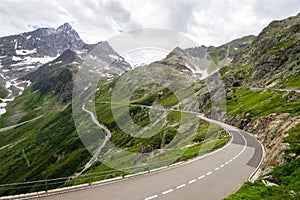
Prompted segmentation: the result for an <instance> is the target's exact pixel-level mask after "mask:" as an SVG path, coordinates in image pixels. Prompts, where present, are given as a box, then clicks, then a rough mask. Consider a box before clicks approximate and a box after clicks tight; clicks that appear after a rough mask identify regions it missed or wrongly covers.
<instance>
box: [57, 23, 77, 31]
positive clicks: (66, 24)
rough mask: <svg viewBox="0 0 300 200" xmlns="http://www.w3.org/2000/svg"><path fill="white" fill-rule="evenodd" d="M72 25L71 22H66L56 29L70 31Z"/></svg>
mask: <svg viewBox="0 0 300 200" xmlns="http://www.w3.org/2000/svg"><path fill="white" fill-rule="evenodd" d="M72 29H73V28H72V26H71V25H70V24H69V23H64V24H63V25H61V26H59V27H58V28H57V29H56V30H57V31H69V30H72Z"/></svg>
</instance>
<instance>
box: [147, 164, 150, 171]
mask: <svg viewBox="0 0 300 200" xmlns="http://www.w3.org/2000/svg"><path fill="white" fill-rule="evenodd" d="M147 169H148V173H150V166H149V165H148V166H147Z"/></svg>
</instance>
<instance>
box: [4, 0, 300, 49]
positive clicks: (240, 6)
mask: <svg viewBox="0 0 300 200" xmlns="http://www.w3.org/2000/svg"><path fill="white" fill-rule="evenodd" d="M298 12H300V1H299V0H142V1H141V0H61V1H58V0H43V1H41V0H1V7H0V23H1V29H0V36H6V35H11V34H17V33H20V32H26V31H31V30H34V29H36V28H38V27H54V28H56V27H58V26H59V25H61V24H63V23H64V22H69V23H70V24H71V25H72V26H73V28H74V29H75V30H76V31H78V33H79V35H80V36H81V37H82V39H83V40H84V41H85V42H87V43H95V42H98V41H103V40H107V39H108V38H110V37H112V36H115V35H117V34H119V33H120V32H126V31H130V30H135V29H140V28H160V29H168V30H173V31H177V32H180V33H182V34H185V35H186V36H187V37H189V38H191V39H193V40H194V41H195V42H197V43H198V44H200V45H202V44H203V45H220V44H223V43H226V42H228V41H230V40H232V39H235V38H237V37H241V36H244V35H249V34H258V33H259V32H260V31H261V30H262V28H264V27H265V26H266V25H267V24H268V23H270V22H271V21H272V20H274V19H283V18H286V17H288V16H292V15H296V14H297V13H298Z"/></svg>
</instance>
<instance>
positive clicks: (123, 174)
mask: <svg viewBox="0 0 300 200" xmlns="http://www.w3.org/2000/svg"><path fill="white" fill-rule="evenodd" d="M122 177H123V178H124V177H125V173H124V169H122Z"/></svg>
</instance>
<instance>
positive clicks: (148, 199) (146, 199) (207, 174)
mask: <svg viewBox="0 0 300 200" xmlns="http://www.w3.org/2000/svg"><path fill="white" fill-rule="evenodd" d="M245 149H246V148H245V147H244V148H243V150H242V151H241V152H240V153H239V154H237V155H236V156H234V157H233V158H232V159H230V160H229V161H226V162H225V163H224V164H221V165H220V166H219V167H216V168H215V171H218V170H219V169H220V168H223V167H225V165H228V164H229V163H230V162H232V161H233V160H235V159H236V158H237V157H239V156H240V155H241V154H242V153H243V152H244V150H245ZM212 173H213V171H209V172H207V173H206V175H201V176H199V177H198V180H201V179H203V178H205V176H209V175H210V174H212ZM196 181H197V179H193V180H190V181H189V182H188V184H192V183H194V182H196ZM185 186H186V184H181V185H178V186H177V187H176V189H181V188H183V187H185ZM173 191H174V190H173V189H169V190H166V191H164V192H162V193H161V194H162V195H165V194H168V193H170V192H173ZM157 197H158V195H153V196H150V197H147V198H145V199H144V200H151V199H155V198H157Z"/></svg>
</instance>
